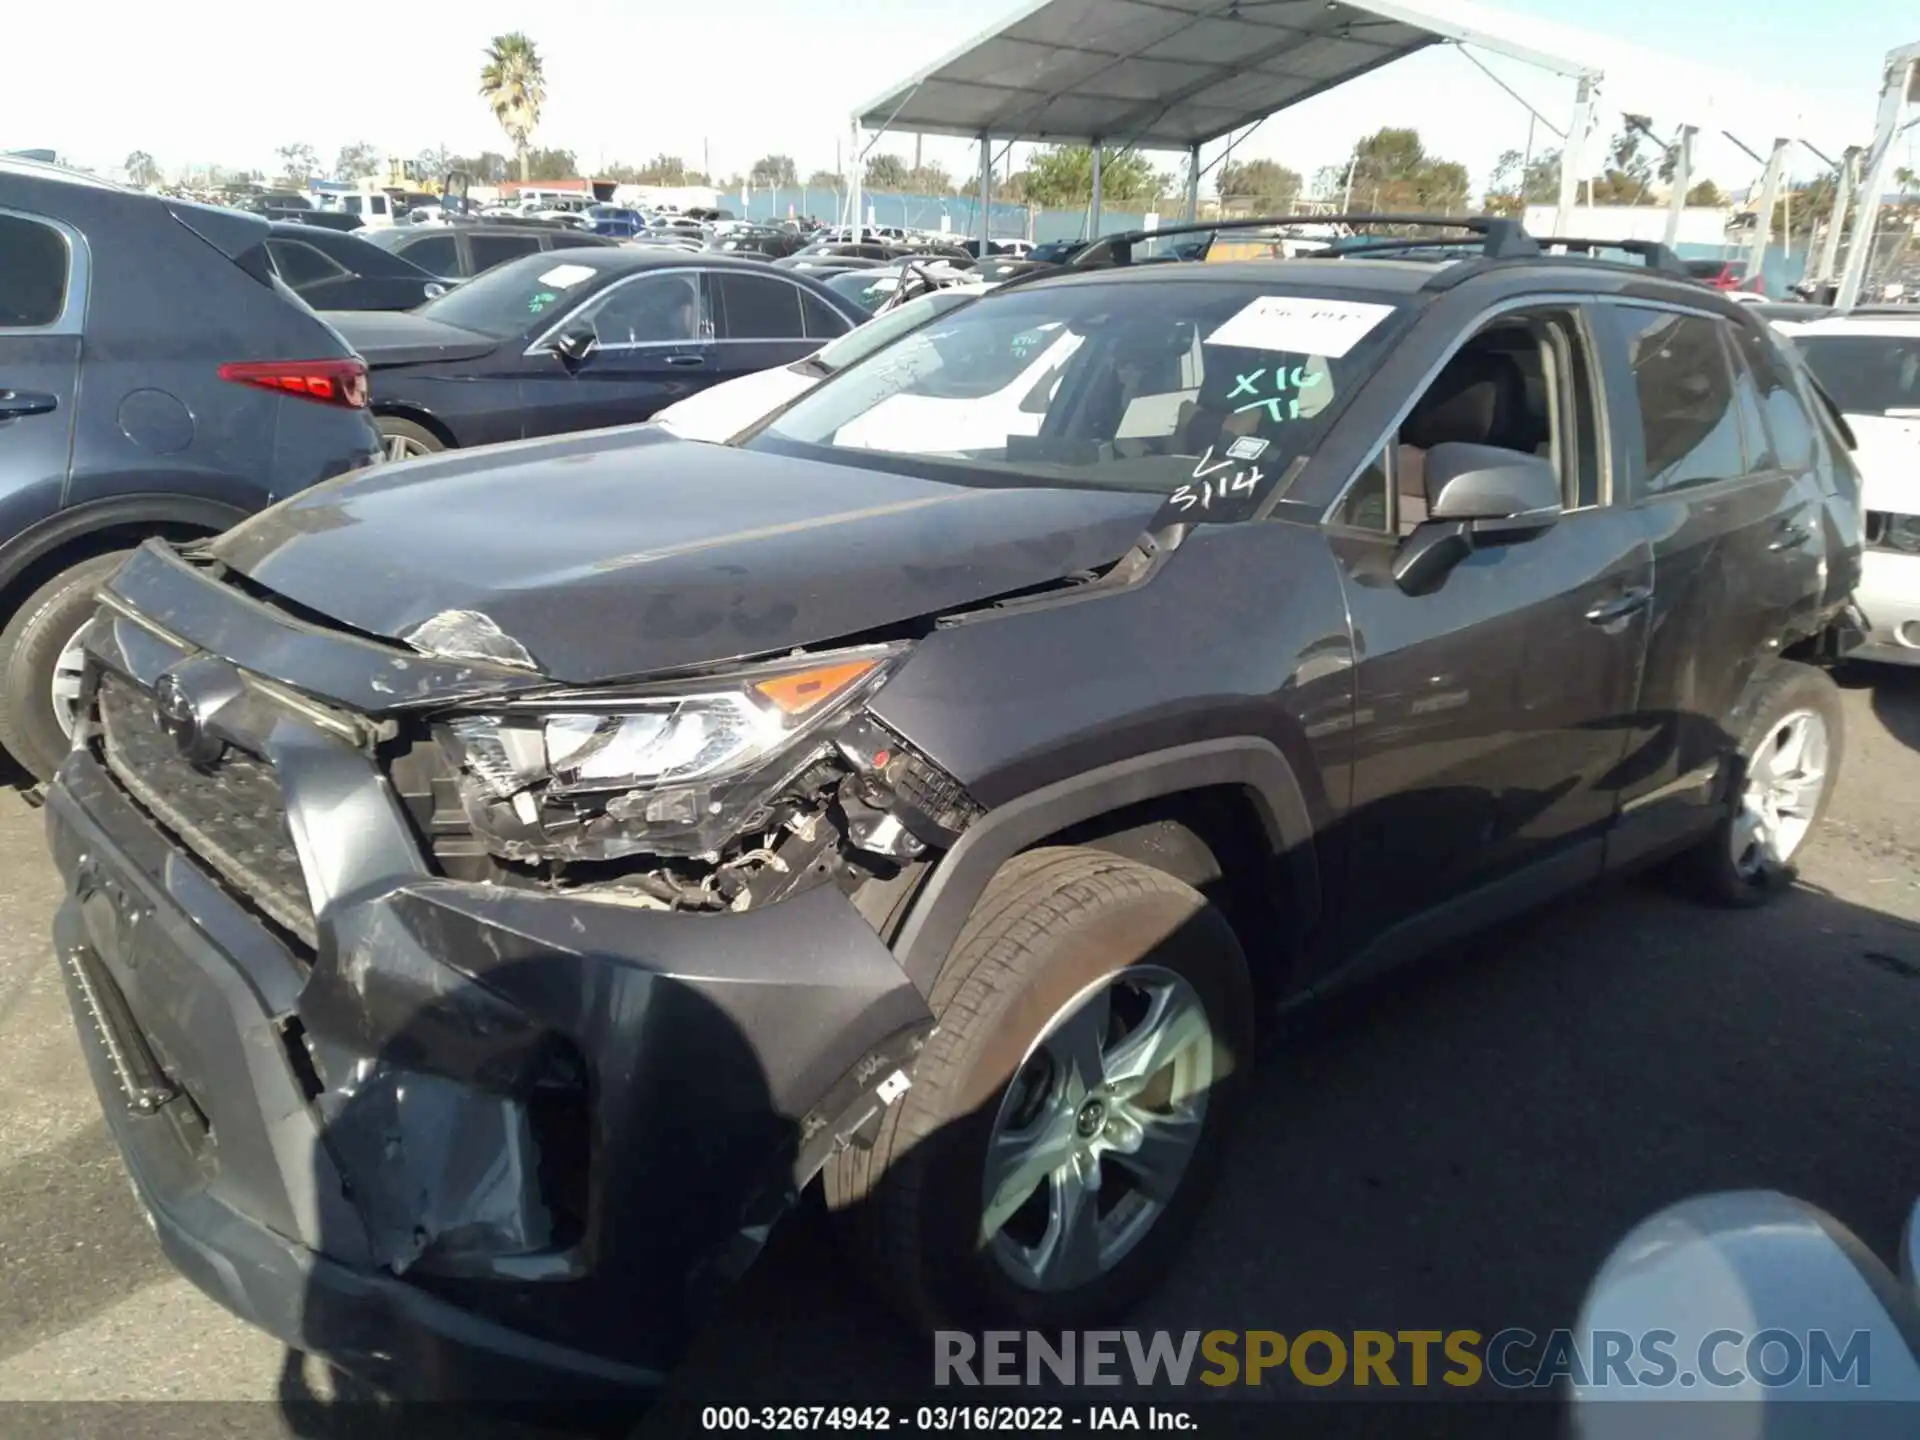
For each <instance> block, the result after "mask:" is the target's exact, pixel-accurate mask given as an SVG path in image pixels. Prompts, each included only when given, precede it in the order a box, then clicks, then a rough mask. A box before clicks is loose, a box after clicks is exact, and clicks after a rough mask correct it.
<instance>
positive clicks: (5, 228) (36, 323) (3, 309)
mask: <svg viewBox="0 0 1920 1440" xmlns="http://www.w3.org/2000/svg"><path fill="white" fill-rule="evenodd" d="M66 305H67V242H66V240H65V239H63V238H62V237H61V234H60V232H59V231H58V230H55V229H54V228H53V227H52V226H50V225H41V224H39V223H37V222H35V221H32V220H26V219H22V218H21V217H20V216H18V215H0V326H4V327H7V328H12V329H25V330H32V329H38V328H39V327H41V326H43V325H51V324H53V323H54V321H56V320H58V319H59V318H60V312H61V311H63V310H64V309H66Z"/></svg>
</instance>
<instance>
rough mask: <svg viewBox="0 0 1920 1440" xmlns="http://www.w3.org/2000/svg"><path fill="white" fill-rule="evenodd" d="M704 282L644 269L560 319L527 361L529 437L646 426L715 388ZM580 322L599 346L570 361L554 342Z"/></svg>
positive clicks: (692, 274)
mask: <svg viewBox="0 0 1920 1440" xmlns="http://www.w3.org/2000/svg"><path fill="white" fill-rule="evenodd" d="M702 281H703V277H702V274H701V272H700V271H698V270H694V269H685V270H683V269H679V268H675V269H671V270H649V271H642V272H640V273H639V274H637V275H632V276H629V277H628V278H627V279H624V280H621V281H618V282H617V283H615V284H614V285H612V286H610V287H608V288H607V289H605V290H603V291H601V292H600V294H598V295H596V296H595V297H594V298H593V299H591V300H589V301H587V302H586V304H584V305H582V306H580V307H579V308H577V309H576V310H574V311H573V312H571V313H570V314H569V315H567V316H566V317H565V318H564V319H561V320H559V321H557V322H556V323H555V324H554V326H553V327H552V328H551V329H550V330H548V331H546V332H545V333H544V334H543V335H542V336H541V337H540V338H539V339H538V340H536V341H535V342H534V344H533V346H532V347H531V348H530V350H529V351H528V354H527V357H526V358H527V365H528V371H527V375H526V378H525V379H524V380H523V381H522V382H521V395H522V397H523V400H524V410H525V414H526V430H525V433H526V434H527V435H528V436H534V435H557V434H562V433H564V432H567V431H571V430H592V429H596V428H599V427H601V426H606V425H632V424H638V423H639V422H640V421H642V420H646V419H649V418H650V417H651V416H652V415H653V413H654V412H655V411H656V410H662V409H665V408H666V407H667V406H668V405H671V404H672V403H673V402H674V401H676V400H680V399H684V398H685V397H686V396H688V395H691V394H693V393H694V391H696V390H703V389H705V388H706V387H707V386H708V385H710V384H712V383H713V378H714V375H715V367H714V360H713V356H714V351H715V348H716V347H715V346H714V344H713V321H712V318H711V316H710V313H709V310H708V298H707V293H706V287H705V285H704V284H703V283H702ZM579 325H586V326H590V327H591V328H592V330H593V332H594V346H593V350H592V351H591V353H589V354H588V355H587V356H586V358H585V359H584V360H579V361H571V362H570V361H567V360H564V359H562V358H561V357H560V356H559V355H558V354H557V353H555V352H554V350H553V349H552V348H551V342H552V339H553V337H554V336H556V335H558V334H559V333H560V332H561V331H563V330H567V329H570V328H573V327H575V326H579Z"/></svg>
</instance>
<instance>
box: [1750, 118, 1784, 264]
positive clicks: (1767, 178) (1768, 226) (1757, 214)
mask: <svg viewBox="0 0 1920 1440" xmlns="http://www.w3.org/2000/svg"><path fill="white" fill-rule="evenodd" d="M1791 144H1793V141H1791V140H1781V139H1775V140H1774V142H1773V149H1772V150H1771V151H1770V152H1768V155H1767V168H1766V170H1765V172H1764V173H1763V174H1762V175H1761V177H1760V203H1759V204H1758V205H1756V206H1755V207H1754V214H1753V243H1752V244H1751V245H1750V246H1748V247H1747V283H1748V284H1758V283H1761V269H1762V267H1763V266H1765V264H1766V263H1767V246H1768V245H1770V244H1772V243H1773V212H1774V208H1775V207H1776V206H1778V205H1779V203H1780V187H1781V185H1782V184H1783V183H1784V182H1785V180H1786V169H1787V147H1788V146H1789V145H1791Z"/></svg>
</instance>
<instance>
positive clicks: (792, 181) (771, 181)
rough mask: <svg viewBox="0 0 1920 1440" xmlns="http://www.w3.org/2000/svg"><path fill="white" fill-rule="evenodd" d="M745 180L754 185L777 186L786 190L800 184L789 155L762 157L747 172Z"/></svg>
mask: <svg viewBox="0 0 1920 1440" xmlns="http://www.w3.org/2000/svg"><path fill="white" fill-rule="evenodd" d="M747 179H748V180H749V181H751V182H752V183H753V184H755V185H777V186H781V187H783V188H786V189H791V188H793V187H794V186H796V185H798V184H799V183H800V179H799V176H798V175H797V174H796V173H795V171H794V168H793V157H792V156H790V155H762V156H761V157H760V158H759V159H758V160H756V161H754V162H753V168H752V169H750V170H748V171H747Z"/></svg>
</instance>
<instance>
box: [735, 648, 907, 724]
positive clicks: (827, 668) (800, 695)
mask: <svg viewBox="0 0 1920 1440" xmlns="http://www.w3.org/2000/svg"><path fill="white" fill-rule="evenodd" d="M879 663H880V662H879V661H878V660H843V661H841V662H840V663H839V664H837V665H822V666H820V667H819V668H818V669H816V670H796V671H794V672H793V673H792V674H790V675H776V676H774V677H773V678H772V679H769V680H759V681H756V682H755V683H754V686H753V688H754V691H755V693H756V694H759V695H761V696H763V697H764V698H765V699H767V700H770V701H772V702H773V704H774V705H775V706H776V707H778V708H779V710H780V711H781V713H782V714H786V715H804V714H806V713H807V712H808V711H809V710H811V709H813V708H814V707H815V706H816V705H820V704H824V703H825V702H826V701H828V700H831V699H832V698H833V697H834V696H836V695H838V694H839V693H840V692H841V691H842V690H844V689H846V688H847V686H849V685H851V684H853V682H854V681H856V680H858V679H859V678H860V677H861V676H862V675H865V674H867V673H868V672H869V671H870V670H872V669H873V667H874V666H875V665H878V664H879Z"/></svg>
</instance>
